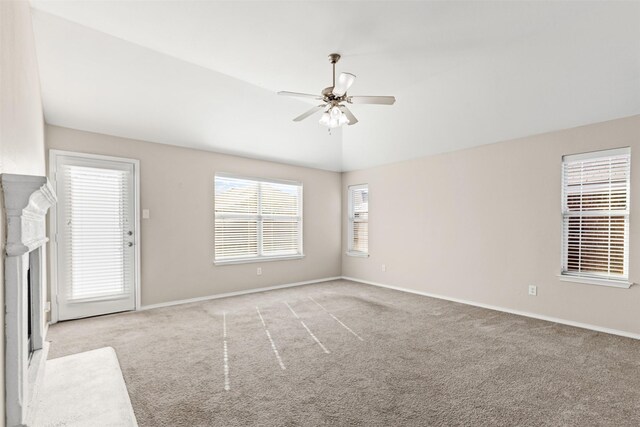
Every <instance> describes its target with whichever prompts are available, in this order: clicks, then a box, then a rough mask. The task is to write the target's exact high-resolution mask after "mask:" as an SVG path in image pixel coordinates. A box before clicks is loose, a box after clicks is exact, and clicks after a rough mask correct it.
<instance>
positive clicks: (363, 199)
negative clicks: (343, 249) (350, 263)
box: [347, 184, 369, 256]
mask: <svg viewBox="0 0 640 427" xmlns="http://www.w3.org/2000/svg"><path fill="white" fill-rule="evenodd" d="M347 254H348V255H353V256H368V255H369V186H368V185H367V184H361V185H351V186H349V250H348V252H347Z"/></svg>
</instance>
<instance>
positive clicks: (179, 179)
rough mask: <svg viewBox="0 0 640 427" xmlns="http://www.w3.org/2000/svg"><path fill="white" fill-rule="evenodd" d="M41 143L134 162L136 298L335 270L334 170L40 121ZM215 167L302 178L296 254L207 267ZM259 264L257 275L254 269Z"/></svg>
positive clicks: (337, 210)
mask: <svg viewBox="0 0 640 427" xmlns="http://www.w3.org/2000/svg"><path fill="white" fill-rule="evenodd" d="M46 140H47V147H48V148H50V149H51V148H53V149H59V150H69V151H79V152H85V153H94V154H103V155H110V156H119V157H128V158H134V159H139V160H140V171H141V179H140V184H141V191H140V193H141V194H140V204H141V208H142V209H149V210H150V219H143V220H141V239H142V242H141V272H142V286H141V291H142V303H143V305H149V304H157V303H162V302H168V301H175V300H181V299H187V298H194V297H201V296H207V295H214V294H220V293H225V292H235V291H242V290H248V289H252V288H260V287H267V286H273V285H280V284H287V283H293V282H301V281H307V280H315V279H322V278H327V277H335V276H339V275H340V272H341V257H340V245H341V243H340V214H341V201H340V185H341V175H340V174H339V173H336V172H327V171H321V170H317V169H309V168H303V167H297V166H288V165H283V164H279V163H272V162H265V161H259V160H252V159H245V158H241V157H234V156H228V155H222V154H216V153H211V152H207V151H199V150H193V149H188V148H181V147H175V146H170V145H162V144H154V143H150V142H143V141H135V140H130V139H124V138H119V137H114V136H107V135H101V134H96V133H89V132H83V131H77V130H72V129H67V128H61V127H56V126H47V127H46ZM216 172H228V173H234V174H240V175H245V176H255V177H265V178H278V179H288V180H296V181H301V182H303V184H304V252H305V255H306V256H305V258H304V259H302V260H290V261H273V262H262V263H250V264H238V265H224V266H214V265H213V257H214V253H213V227H214V212H213V189H214V187H213V182H214V174H215V173H216ZM256 267H262V275H261V276H257V275H256Z"/></svg>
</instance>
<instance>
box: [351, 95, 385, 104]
mask: <svg viewBox="0 0 640 427" xmlns="http://www.w3.org/2000/svg"><path fill="white" fill-rule="evenodd" d="M347 102H349V103H351V104H380V105H393V103H394V102H396V98H395V96H350V97H349V98H348V99H347Z"/></svg>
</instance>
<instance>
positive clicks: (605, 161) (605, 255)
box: [562, 148, 630, 281]
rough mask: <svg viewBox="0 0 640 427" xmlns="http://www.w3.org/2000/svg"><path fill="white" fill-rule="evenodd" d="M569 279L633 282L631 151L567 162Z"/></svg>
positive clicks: (565, 254)
mask: <svg viewBox="0 0 640 427" xmlns="http://www.w3.org/2000/svg"><path fill="white" fill-rule="evenodd" d="M562 170H563V187H562V190H563V203H562V213H563V245H562V249H563V251H562V252H563V265H562V273H563V274H564V275H571V276H582V277H592V278H604V279H608V280H621V281H626V280H627V279H628V258H629V190H630V179H629V178H630V151H629V149H628V148H624V149H617V150H607V151H600V152H596V153H586V154H578V155H573V156H564V157H563V169H562Z"/></svg>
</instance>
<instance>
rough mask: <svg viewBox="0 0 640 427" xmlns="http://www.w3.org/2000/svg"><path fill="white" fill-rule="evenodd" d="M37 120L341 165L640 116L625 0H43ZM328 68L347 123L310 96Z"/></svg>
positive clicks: (636, 42)
mask: <svg viewBox="0 0 640 427" xmlns="http://www.w3.org/2000/svg"><path fill="white" fill-rule="evenodd" d="M32 7H33V9H34V30H35V34H36V42H37V51H38V52H37V53H38V61H39V66H40V74H41V76H40V77H41V84H42V94H43V103H44V109H45V119H46V121H47V122H48V123H50V124H55V125H60V126H66V127H71V128H76V129H82V130H88V131H93V132H101V133H107V134H112V135H118V136H123V137H129V138H136V139H143V140H148V141H153V142H158V143H166V144H175V145H182V146H188V147H195V148H201V149H206V150H212V151H218V152H224V153H231V154H238V155H242V156H247V157H253V158H261V159H267V160H274V161H279V162H284V163H291V164H298V165H303V166H310V167H317V168H322V169H329V170H337V171H340V170H353V169H361V168H365V167H371V166H375V165H380V164H384V163H389V162H394V161H400V160H405V159H409V158H414V157H419V156H424V155H429V154H435V153H442V152H447V151H452V150H458V149H462V148H467V147H472V146H476V145H481V144H487V143H492V142H496V141H500V140H505V139H511V138H517V137H522V136H527V135H531V134H536V133H542V132H547V131H552V130H557V129H563V128H568V127H574V126H579V125H583V124H588V123H593V122H598V121H604V120H609V119H614V118H619V117H625V116H630V115H633V114H639V113H640V25H638V22H640V3H638V2H615V1H602V2H538V1H531V2H527V1H513V2H503V1H500V2H492V1H486V2H477V1H470V2H463V1H455V2H415V1H411V2H402V1H386V2H379V1H375V2H366V1H354V2H348V1H342V2H327V1H300V2H280V1H257V2H244V1H243V2H238V1H229V2H221V1H210V2H205V1H165V2H163V1H153V2H149V1H137V0H135V1H134V0H130V1H40V0H33V1H32ZM331 52H339V53H341V54H342V55H343V57H342V59H341V61H340V62H339V63H338V66H337V68H338V71H349V72H352V73H354V74H356V75H357V76H358V77H357V80H356V83H355V84H354V85H353V87H352V89H351V90H350V94H352V95H395V96H396V98H397V102H396V104H395V105H394V106H391V107H388V106H375V105H354V106H353V107H351V110H352V111H353V113H354V114H355V115H356V116H357V117H358V119H359V120H360V122H359V123H358V124H356V125H354V126H347V127H344V128H343V129H339V130H333V131H331V133H329V132H328V130H327V128H325V127H322V126H320V125H319V124H318V123H317V119H318V117H312V118H309V119H307V120H306V121H304V122H301V123H294V122H292V121H291V119H292V118H293V117H295V116H297V115H299V114H301V113H302V112H304V111H305V110H306V109H308V108H309V104H308V103H305V102H304V101H301V100H297V99H288V98H284V97H279V96H277V95H276V92H277V91H279V90H289V91H297V92H311V93H319V92H320V91H321V90H322V89H323V88H324V87H326V86H329V85H330V82H331V68H330V64H329V62H328V60H327V55H328V54H329V53H331Z"/></svg>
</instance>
